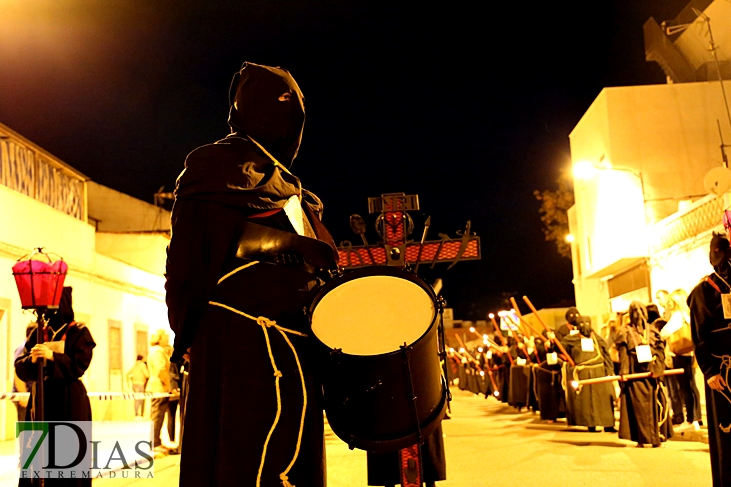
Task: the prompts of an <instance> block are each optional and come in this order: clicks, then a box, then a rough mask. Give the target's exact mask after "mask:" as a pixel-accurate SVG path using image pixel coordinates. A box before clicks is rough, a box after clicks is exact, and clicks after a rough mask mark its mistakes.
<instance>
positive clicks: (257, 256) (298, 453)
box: [166, 63, 337, 487]
mask: <svg viewBox="0 0 731 487" xmlns="http://www.w3.org/2000/svg"><path fill="white" fill-rule="evenodd" d="M229 104H230V111H229V120H228V121H229V125H230V127H231V133H230V134H229V135H228V136H226V137H225V138H223V139H222V140H219V141H218V142H215V143H213V144H209V145H204V146H202V147H199V148H197V149H196V150H194V151H193V152H191V153H190V154H189V155H188V157H187V159H186V161H185V169H184V170H183V172H182V173H181V174H180V176H179V178H178V181H177V186H176V189H175V197H176V199H175V204H174V207H173V212H172V238H171V241H170V244H169V246H168V254H167V255H168V256H167V267H166V269H167V270H166V278H167V281H166V290H167V298H166V299H167V304H168V315H169V321H170V326H171V328H172V329H173V331H175V343H174V351H173V356H172V358H171V360H173V361H176V362H179V361H180V360H181V359H182V358H183V357H184V356H185V355H187V356H188V357H189V360H190V375H189V387H188V393H187V394H188V400H187V405H186V413H185V422H184V429H185V447H184V448H183V449H182V456H181V465H180V485H181V486H183V487H187V486H208V485H216V486H219V487H222V486H239V485H252V486H257V487H274V486H276V487H280V486H284V487H289V486H294V485H297V486H298V487H305V486H308V487H309V486H312V487H318V486H323V485H325V482H326V476H325V457H324V430H323V428H324V425H323V410H322V399H321V391H322V388H321V386H320V381H319V380H318V378H317V371H316V365H315V357H314V356H313V355H314V354H313V342H311V341H310V340H312V338H309V337H308V336H309V334H310V329H309V322H308V318H307V316H306V314H305V313H304V312H303V309H306V308H307V307H308V306H309V304H310V303H311V302H312V300H313V297H314V294H315V293H316V292H317V291H318V289H319V287H320V286H321V284H322V282H323V281H322V279H321V278H322V277H325V276H326V273H325V272H324V270H329V269H333V268H334V267H335V265H336V262H337V253H336V247H335V244H334V242H333V240H332V237H331V236H330V234H329V233H328V232H327V230H326V229H325V227H324V226H323V224H322V223H321V221H320V219H321V216H322V204H321V202H320V200H319V199H318V198H317V197H316V196H314V195H313V194H312V193H310V192H308V191H306V190H304V189H303V188H302V185H301V183H300V180H299V179H298V178H297V177H296V176H294V175H293V174H292V172H291V171H290V167H291V166H292V162H293V161H294V159H295V157H296V156H297V152H298V149H299V146H300V142H301V139H302V130H303V127H304V121H305V111H304V97H303V95H302V91H301V90H300V88H299V86H298V85H297V83H296V82H295V80H294V78H292V76H291V75H290V73H289V72H288V71H286V70H284V69H281V68H278V67H270V66H263V65H258V64H253V63H244V65H243V66H242V68H241V70H240V71H239V72H238V73H236V74H235V75H234V78H233V81H232V83H231V88H230V91H229Z"/></svg>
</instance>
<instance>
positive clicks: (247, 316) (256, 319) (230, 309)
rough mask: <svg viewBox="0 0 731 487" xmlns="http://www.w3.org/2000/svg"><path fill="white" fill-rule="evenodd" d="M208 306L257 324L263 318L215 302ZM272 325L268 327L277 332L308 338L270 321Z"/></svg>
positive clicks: (210, 302)
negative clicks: (224, 310) (229, 312)
mask: <svg viewBox="0 0 731 487" xmlns="http://www.w3.org/2000/svg"><path fill="white" fill-rule="evenodd" d="M208 304H210V305H212V306H218V307H219V308H223V309H227V310H229V311H231V312H233V313H236V314H238V315H241V316H245V317H246V318H249V319H250V320H251V321H256V322H257V323H259V319H260V318H263V317H259V318H256V317H254V316H251V315H250V314H246V313H244V312H243V311H239V310H237V309H236V308H232V307H231V306H226V305H225V304H222V303H217V302H215V301H208ZM263 319H266V318H263ZM270 323H272V325H267V326H273V327H274V328H276V329H277V330H280V331H284V332H287V333H292V334H293V335H299V336H301V337H306V336H307V335H306V334H304V333H301V332H299V331H296V330H290V329H289V328H285V327H283V326H279V325H278V324H277V322H276V321H270ZM259 324H261V323H259Z"/></svg>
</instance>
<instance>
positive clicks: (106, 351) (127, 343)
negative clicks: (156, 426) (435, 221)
mask: <svg viewBox="0 0 731 487" xmlns="http://www.w3.org/2000/svg"><path fill="white" fill-rule="evenodd" d="M0 229H1V230H0V269H5V274H4V275H5V277H2V278H0V314H1V316H0V344H2V346H1V347H2V348H0V357H2V360H0V377H1V378H2V382H3V384H2V388H1V389H0V390H2V391H10V390H11V388H12V378H13V365H12V360H13V351H14V350H15V349H16V348H17V347H18V346H19V345H20V344H21V343H23V341H24V339H25V329H26V326H27V325H28V323H29V322H31V321H33V320H34V317H33V315H32V314H30V312H27V311H23V310H22V309H21V304H20V300H19V297H18V292H17V289H16V287H15V282H14V279H13V277H12V274H11V267H12V266H13V264H15V262H16V261H17V260H18V259H19V258H21V257H22V256H24V255H26V254H28V253H30V252H31V251H32V249H33V248H34V247H39V246H43V247H45V248H46V250H47V251H50V252H54V253H56V254H58V255H59V256H62V257H63V258H64V260H65V261H66V262H67V263H68V264H69V273H68V276H67V278H66V285H69V286H72V287H73V288H74V294H73V299H74V310H75V312H76V314H77V320H78V321H85V322H86V324H87V326H88V327H89V329H90V331H91V333H92V336H93V337H94V340H95V341H96V343H97V346H96V348H95V349H94V356H93V359H92V361H91V365H90V367H89V370H87V372H86V374H85V375H84V376H83V378H82V380H83V381H84V383H85V384H86V386H87V389H88V390H89V391H108V390H111V391H119V390H128V388H127V384H126V383H125V381H124V380H123V376H124V374H126V372H127V371H128V370H129V369H130V368H131V367H132V365H133V364H134V362H135V358H136V355H137V343H136V341H137V338H138V334H137V332H138V331H141V330H142V331H144V330H147V331H148V333H150V334H151V333H152V332H154V331H155V330H156V329H158V328H165V329H168V321H167V307H166V305H165V300H164V297H165V291H164V277H163V270H164V257H163V256H164V253H165V246H166V242H167V239H166V238H165V237H163V236H160V235H142V236H140V235H123V234H119V235H117V236H116V237H115V236H112V235H101V236H99V235H98V234H97V233H95V228H94V226H92V225H90V224H88V223H86V222H85V221H83V220H81V219H79V218H74V217H73V216H69V215H67V214H65V213H63V212H61V211H59V210H56V209H54V208H52V207H50V206H48V205H46V204H44V203H42V202H40V201H37V200H36V199H34V198H31V197H29V196H25V195H23V194H21V193H19V192H16V191H13V190H11V189H9V188H7V187H5V186H2V185H0ZM97 237H100V238H99V240H98V241H97ZM138 237H139V238H138ZM102 252H105V253H108V254H112V255H114V256H116V257H118V258H115V257H113V256H110V255H104V254H103V253H102ZM125 255H127V258H125ZM123 259H124V260H128V261H130V262H132V263H133V264H134V265H130V264H128V263H125V262H123ZM145 268H146V269H145ZM1 275H2V274H1V273H0V276H1ZM110 320H113V321H112V322H111V324H118V325H119V327H120V338H121V342H120V349H121V350H120V353H121V355H120V356H121V364H119V365H120V367H118V369H117V370H110V355H111V354H110V348H111V345H110ZM145 340H147V338H146V337H145ZM92 409H93V412H94V418H95V419H123V418H131V417H132V415H133V407H132V403H131V401H125V400H119V401H98V400H95V399H93V400H92ZM0 418H1V419H2V420H0V440H3V439H11V438H13V435H14V421H15V407H14V405H13V404H12V403H11V402H10V401H0Z"/></svg>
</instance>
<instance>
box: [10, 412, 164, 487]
mask: <svg viewBox="0 0 731 487" xmlns="http://www.w3.org/2000/svg"><path fill="white" fill-rule="evenodd" d="M15 436H16V438H18V439H19V447H20V478H21V479H39V478H44V479H76V478H82V479H83V478H87V479H88V478H91V479H100V478H112V479H113V478H120V479H132V478H137V479H151V478H154V476H155V468H154V467H155V461H154V454H153V451H152V423H151V422H142V421H25V422H18V423H16V427H15Z"/></svg>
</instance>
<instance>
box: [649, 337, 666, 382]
mask: <svg viewBox="0 0 731 487" xmlns="http://www.w3.org/2000/svg"><path fill="white" fill-rule="evenodd" d="M650 333H651V334H652V337H653V338H654V340H653V345H652V363H651V364H650V372H652V373H653V374H654V375H656V376H660V375H662V374H663V372H665V340H663V338H662V337H661V336H660V332H659V331H658V330H657V329H655V328H653V329H651V330H650Z"/></svg>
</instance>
